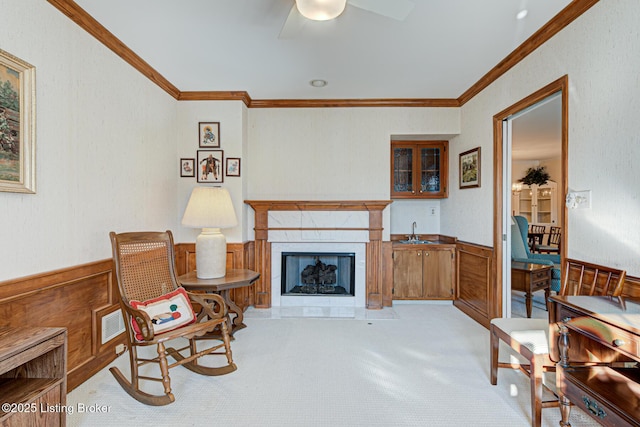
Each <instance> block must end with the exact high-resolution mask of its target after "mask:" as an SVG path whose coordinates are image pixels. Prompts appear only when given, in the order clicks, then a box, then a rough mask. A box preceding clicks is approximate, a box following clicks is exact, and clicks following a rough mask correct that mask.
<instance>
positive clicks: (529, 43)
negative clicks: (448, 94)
mask: <svg viewBox="0 0 640 427" xmlns="http://www.w3.org/2000/svg"><path fill="white" fill-rule="evenodd" d="M598 1H599V0H574V1H572V2H571V3H570V4H569V5H567V7H565V8H564V9H562V11H560V13H558V14H557V15H556V16H554V17H553V18H551V20H550V21H549V22H547V23H546V24H545V25H543V26H542V27H541V28H540V29H539V30H538V31H536V32H535V33H533V35H531V37H529V38H528V39H527V40H525V41H524V42H523V43H522V44H521V45H520V46H518V47H517V48H516V49H515V50H514V51H513V52H511V53H510V54H509V55H507V57H506V58H504V59H503V60H502V61H500V62H499V63H498V65H496V66H495V67H493V68H492V69H491V70H490V71H489V72H488V73H487V74H485V75H484V76H483V77H482V78H481V79H480V80H478V81H477V82H476V83H475V84H474V85H473V86H471V87H470V88H469V89H467V90H466V91H465V92H464V93H463V94H462V95H460V96H459V97H458V104H459V105H460V106H463V105H464V104H466V103H467V102H469V100H471V99H472V98H473V97H474V96H476V95H477V94H479V93H480V92H482V91H483V90H484V89H486V88H487V86H489V85H490V84H491V83H493V82H495V81H496V80H498V78H500V77H501V76H502V75H503V74H505V73H506V72H507V71H509V70H510V69H511V68H513V67H514V66H515V65H516V64H518V63H519V62H520V61H522V60H523V59H524V58H526V57H527V56H529V54H531V53H532V52H533V51H535V50H536V49H537V48H539V47H540V46H542V45H543V44H544V43H546V42H547V41H548V40H549V39H551V37H553V36H555V35H556V34H557V33H559V32H560V31H561V30H562V29H564V28H565V27H566V26H568V25H569V24H570V23H572V22H573V21H575V20H576V19H577V18H578V17H579V16H580V15H582V14H583V13H584V12H586V11H587V10H589V8H591V6H593V5H595V4H596V3H598Z"/></svg>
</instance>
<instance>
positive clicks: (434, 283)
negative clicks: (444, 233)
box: [422, 249, 453, 299]
mask: <svg viewBox="0 0 640 427" xmlns="http://www.w3.org/2000/svg"><path fill="white" fill-rule="evenodd" d="M422 258H423V259H422V276H423V285H422V290H423V296H424V298H427V299H452V298H453V250H451V249H447V250H430V251H424V253H423V257H422Z"/></svg>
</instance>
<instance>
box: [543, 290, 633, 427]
mask: <svg viewBox="0 0 640 427" xmlns="http://www.w3.org/2000/svg"><path fill="white" fill-rule="evenodd" d="M550 302H551V304H550V312H549V319H550V321H551V323H550V325H549V326H550V337H552V338H551V340H550V349H551V358H552V360H554V361H556V362H558V364H557V376H556V378H557V385H558V392H559V398H560V415H561V418H562V420H561V421H560V425H561V426H569V425H570V424H569V422H568V420H569V413H570V409H571V407H570V404H574V405H576V406H577V407H579V408H581V409H582V410H584V411H585V412H586V413H588V414H589V415H591V417H593V418H594V419H595V420H597V421H598V422H599V423H600V424H602V425H604V426H640V367H638V365H637V362H640V299H630V298H624V297H595V296H593V297H589V296H572V297H560V296H553V297H551V298H550ZM554 335H555V336H556V337H557V340H556V339H555V338H553V336H554ZM590 362H591V365H588V363H590ZM594 362H605V363H606V364H607V365H606V366H594Z"/></svg>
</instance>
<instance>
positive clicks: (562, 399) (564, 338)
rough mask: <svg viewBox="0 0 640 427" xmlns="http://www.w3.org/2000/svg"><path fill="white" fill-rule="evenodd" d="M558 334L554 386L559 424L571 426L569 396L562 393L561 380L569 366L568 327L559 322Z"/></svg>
mask: <svg viewBox="0 0 640 427" xmlns="http://www.w3.org/2000/svg"><path fill="white" fill-rule="evenodd" d="M558 327H559V330H560V336H559V337H558V350H559V352H560V361H559V362H558V366H557V369H556V388H557V390H558V401H559V403H560V417H561V419H560V426H562V427H571V423H569V416H570V415H571V402H570V401H569V398H568V397H566V396H565V395H564V393H562V381H563V379H562V378H563V376H564V370H565V369H566V368H568V367H569V328H567V326H566V325H564V324H562V323H559V324H558Z"/></svg>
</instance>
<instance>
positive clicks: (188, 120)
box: [174, 101, 247, 243]
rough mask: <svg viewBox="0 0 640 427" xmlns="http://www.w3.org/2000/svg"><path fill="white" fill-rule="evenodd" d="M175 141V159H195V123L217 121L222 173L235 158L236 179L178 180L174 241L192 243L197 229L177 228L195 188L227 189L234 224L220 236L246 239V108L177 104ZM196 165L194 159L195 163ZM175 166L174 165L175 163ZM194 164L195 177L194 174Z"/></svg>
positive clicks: (215, 103)
mask: <svg viewBox="0 0 640 427" xmlns="http://www.w3.org/2000/svg"><path fill="white" fill-rule="evenodd" d="M177 111H178V114H177V117H178V120H177V134H178V137H177V140H176V144H177V147H178V152H177V155H176V158H194V159H197V151H198V150H201V149H202V148H199V143H198V133H199V127H198V123H199V122H220V135H219V136H220V148H215V150H222V151H223V155H224V160H223V170H225V169H224V167H225V166H226V158H227V157H239V158H240V159H241V160H240V177H228V176H224V178H223V182H222V183H221V184H206V183H198V182H197V179H196V178H180V181H179V182H178V203H177V210H176V221H177V224H178V226H176V228H175V230H174V234H175V240H176V242H195V240H196V237H197V236H198V234H199V233H200V231H201V230H200V229H191V228H187V227H183V226H182V225H180V222H181V220H182V215H183V214H184V209H185V208H186V207H187V202H188V201H189V196H190V195H191V190H192V189H193V188H194V187H196V186H203V187H207V186H219V187H224V188H226V189H228V190H229V193H230V194H231V200H232V201H233V207H234V209H235V211H236V216H237V217H238V225H237V226H236V227H234V228H230V229H224V230H222V233H223V234H224V235H225V236H226V238H227V242H229V243H231V242H236V243H237V242H242V241H244V240H246V215H245V214H244V212H245V205H244V191H245V190H244V186H245V183H244V181H246V178H245V177H246V170H247V169H246V163H245V161H246V158H245V157H244V154H245V151H244V149H245V145H246V106H245V105H244V103H243V102H242V101H180V102H179V103H178V107H177ZM196 162H197V160H196ZM176 164H177V163H176ZM198 170H199V168H198V165H197V164H196V177H197V173H198Z"/></svg>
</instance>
